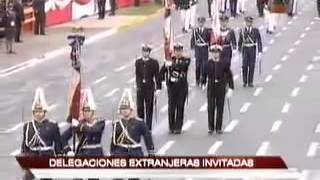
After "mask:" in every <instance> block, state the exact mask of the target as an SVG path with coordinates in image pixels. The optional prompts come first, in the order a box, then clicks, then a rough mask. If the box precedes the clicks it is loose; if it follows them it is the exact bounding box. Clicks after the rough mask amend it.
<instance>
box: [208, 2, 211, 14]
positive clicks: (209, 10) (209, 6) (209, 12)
mask: <svg viewBox="0 0 320 180" xmlns="http://www.w3.org/2000/svg"><path fill="white" fill-rule="evenodd" d="M211 3H212V0H208V14H209V17H210V18H212V14H211Z"/></svg>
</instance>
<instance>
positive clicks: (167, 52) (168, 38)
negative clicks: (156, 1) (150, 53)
mask: <svg viewBox="0 0 320 180" xmlns="http://www.w3.org/2000/svg"><path fill="white" fill-rule="evenodd" d="M164 7H165V11H164V56H165V59H166V60H171V56H172V53H173V43H174V40H173V37H174V32H173V27H172V22H171V3H169V0H165V1H164Z"/></svg>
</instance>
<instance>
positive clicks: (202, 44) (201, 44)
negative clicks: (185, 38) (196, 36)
mask: <svg viewBox="0 0 320 180" xmlns="http://www.w3.org/2000/svg"><path fill="white" fill-rule="evenodd" d="M196 46H200V47H203V46H208V43H198V44H196Z"/></svg>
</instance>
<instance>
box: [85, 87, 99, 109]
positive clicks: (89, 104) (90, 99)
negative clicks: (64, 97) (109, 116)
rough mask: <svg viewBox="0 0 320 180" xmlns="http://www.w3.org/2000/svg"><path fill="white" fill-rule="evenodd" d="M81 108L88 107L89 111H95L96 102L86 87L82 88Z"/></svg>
mask: <svg viewBox="0 0 320 180" xmlns="http://www.w3.org/2000/svg"><path fill="white" fill-rule="evenodd" d="M81 104H82V109H83V108H89V109H90V110H91V111H95V110H96V109H97V106H96V103H95V101H94V97H93V94H92V91H91V89H90V88H86V89H84V90H83V98H82V103H81Z"/></svg>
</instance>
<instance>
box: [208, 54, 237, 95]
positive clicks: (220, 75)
mask: <svg viewBox="0 0 320 180" xmlns="http://www.w3.org/2000/svg"><path fill="white" fill-rule="evenodd" d="M203 77H204V78H203V80H202V83H203V84H206V83H208V89H210V88H212V87H214V86H222V87H226V85H227V84H228V85H229V88H231V89H234V82H233V75H232V72H231V70H230V67H229V66H228V65H227V64H226V63H225V61H222V59H220V61H219V62H214V61H213V60H211V59H210V60H209V61H208V62H207V64H206V65H205V66H204V71H203Z"/></svg>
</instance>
